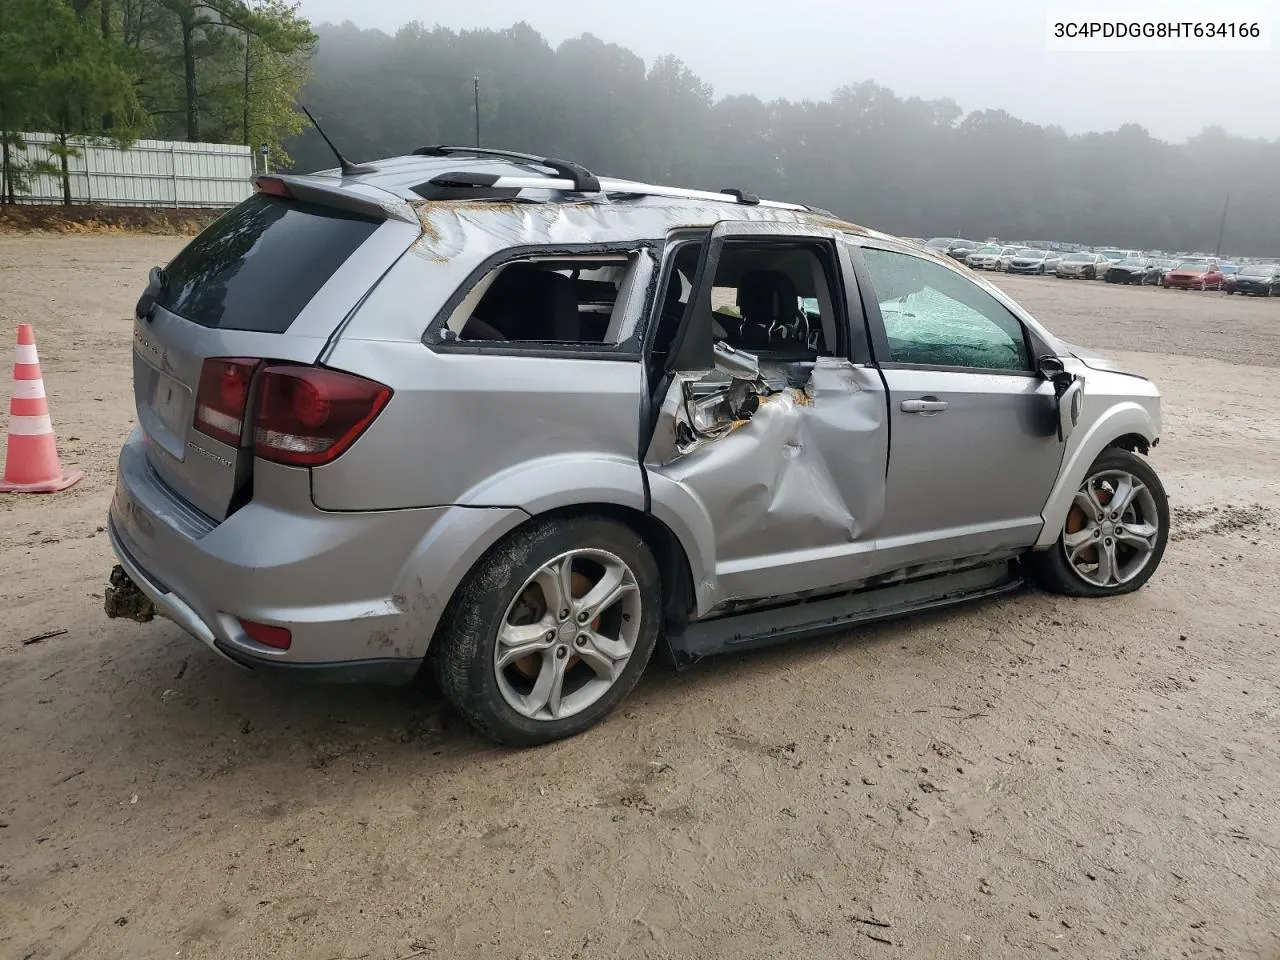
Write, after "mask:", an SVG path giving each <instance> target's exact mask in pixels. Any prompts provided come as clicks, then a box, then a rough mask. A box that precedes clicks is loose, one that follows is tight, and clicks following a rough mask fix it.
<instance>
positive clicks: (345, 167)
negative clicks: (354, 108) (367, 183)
mask: <svg viewBox="0 0 1280 960" xmlns="http://www.w3.org/2000/svg"><path fill="white" fill-rule="evenodd" d="M298 106H299V107H302V112H303V113H305V114H306V115H307V119H308V120H310V121H311V125H312V126H313V127H315V128H316V133H318V134H320V136H321V137H323V138H324V142H325V143H327V144H328V145H329V149H330V150H332V151H333V155H334V156H335V157H337V158H338V166H340V167H341V168H342V175H343V176H344V177H354V176H358V175H359V174H362V173H377V172H378V168H377V167H370V166H366V165H365V164H362V163H352V162H351V161H350V160H348V159H347V158H346V157H344V156H343V155H342V153H341V151H339V150H338V148H337V147H335V146H334V145H333V141H332V140H330V139H329V137H328V135H327V134H326V133H325V132H324V128H323V127H321V126H320V124H319V123H317V122H316V118H315V117H313V116H312V115H311V111H310V110H308V109H307V108H306V107H303V106H302V104H298Z"/></svg>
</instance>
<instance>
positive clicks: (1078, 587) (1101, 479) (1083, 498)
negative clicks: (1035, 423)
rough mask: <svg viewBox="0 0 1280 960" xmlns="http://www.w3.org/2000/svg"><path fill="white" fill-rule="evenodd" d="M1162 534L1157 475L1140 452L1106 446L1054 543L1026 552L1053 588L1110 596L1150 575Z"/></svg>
mask: <svg viewBox="0 0 1280 960" xmlns="http://www.w3.org/2000/svg"><path fill="white" fill-rule="evenodd" d="M1168 540H1169V499H1168V497H1167V496H1166V494H1165V491H1164V485H1163V484H1162V483H1161V482H1160V477H1159V476H1157V474H1156V472H1155V470H1154V469H1152V467H1151V464H1150V463H1148V462H1147V461H1146V459H1144V458H1143V457H1140V456H1139V455H1138V454H1136V453H1130V452H1129V451H1128V450H1120V449H1118V448H1115V447H1112V448H1108V449H1107V450H1104V451H1103V452H1102V454H1101V455H1100V456H1099V457H1098V459H1097V460H1095V461H1094V462H1093V466H1091V467H1090V468H1089V475H1088V477H1086V479H1085V481H1084V483H1083V484H1081V486H1080V489H1079V491H1077V493H1076V495H1075V500H1074V502H1073V503H1072V505H1071V509H1070V511H1068V513H1067V520H1066V523H1065V524H1063V530H1062V534H1061V536H1059V537H1058V541H1057V543H1055V544H1054V545H1053V546H1052V547H1050V548H1049V549H1048V550H1043V551H1038V552H1035V553H1031V554H1028V556H1027V563H1028V566H1029V567H1030V570H1031V573H1032V576H1033V577H1034V578H1035V580H1036V582H1037V583H1039V585H1040V586H1041V587H1042V588H1043V589H1045V590H1048V591H1050V592H1052V593H1061V594H1066V595H1067V596H1072V597H1113V596H1119V595H1121V594H1125V593H1132V592H1133V591H1135V590H1137V589H1138V588H1139V587H1141V586H1142V585H1143V584H1145V583H1146V582H1147V581H1148V580H1150V579H1151V575H1152V574H1153V573H1155V571H1156V567H1158V566H1159V565H1160V559H1161V557H1163V556H1164V549H1165V545H1166V544H1167V543H1168Z"/></svg>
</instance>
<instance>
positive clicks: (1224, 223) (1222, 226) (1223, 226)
mask: <svg viewBox="0 0 1280 960" xmlns="http://www.w3.org/2000/svg"><path fill="white" fill-rule="evenodd" d="M1230 205H1231V191H1230V190H1228V191H1227V199H1226V200H1225V201H1224V202H1223V204H1222V222H1221V223H1220V224H1218V249H1217V250H1215V251H1214V256H1217V257H1220V256H1222V235H1223V234H1224V233H1226V231H1227V207H1229V206H1230Z"/></svg>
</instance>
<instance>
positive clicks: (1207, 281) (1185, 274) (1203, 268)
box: [1161, 260, 1226, 290]
mask: <svg viewBox="0 0 1280 960" xmlns="http://www.w3.org/2000/svg"><path fill="white" fill-rule="evenodd" d="M1224 280H1226V277H1224V276H1223V275H1222V271H1220V270H1219V269H1218V267H1217V264H1212V263H1204V262H1201V261H1199V260H1184V261H1183V262H1182V263H1179V264H1178V265H1177V266H1176V267H1175V268H1174V269H1172V270H1170V271H1169V272H1168V273H1166V274H1165V275H1164V280H1163V281H1161V282H1162V283H1163V285H1164V288H1165V289H1166V290H1168V289H1169V288H1171V287H1174V288H1177V289H1179V290H1221V289H1222V284H1223V281H1224Z"/></svg>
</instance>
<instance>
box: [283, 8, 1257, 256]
mask: <svg viewBox="0 0 1280 960" xmlns="http://www.w3.org/2000/svg"><path fill="white" fill-rule="evenodd" d="M316 33H317V35H318V37H319V39H318V42H317V44H316V51H315V56H314V59H313V61H312V64H311V66H312V79H311V81H310V82H309V83H308V84H307V86H306V88H305V89H304V93H303V102H305V103H306V104H307V106H308V107H310V108H311V110H312V111H313V112H315V113H316V114H317V116H318V117H319V118H320V121H321V123H322V124H324V126H325V129H326V130H327V131H328V133H329V135H330V136H331V137H333V138H334V139H335V141H336V142H337V143H338V144H339V145H340V147H341V149H342V150H343V152H344V153H346V154H347V155H348V156H349V157H351V158H352V159H359V160H368V159H373V158H377V157H382V156H388V155H393V154H398V153H403V152H405V151H408V150H411V149H413V148H414V147H417V146H422V145H424V144H430V143H452V144H471V143H473V142H474V136H475V128H474V108H473V89H472V77H473V76H479V77H480V133H481V137H482V142H483V143H484V144H485V145H487V146H501V147H506V148H508V149H515V150H525V151H528V152H532V153H541V154H544V155H552V156H562V157H565V158H568V159H572V160H575V161H577V162H579V163H582V164H584V165H586V166H587V167H589V168H590V169H592V170H593V171H596V172H598V173H605V174H609V175H612V176H621V177H631V178H639V179H645V180H657V181H661V182H667V183H672V184H678V185H682V186H693V187H703V188H711V189H720V188H722V187H727V186H736V187H741V188H743V189H746V190H750V191H752V192H755V193H758V194H760V195H762V196H767V197H772V198H778V199H789V200H796V201H800V202H804V203H811V204H816V205H819V206H822V207H826V208H827V209H830V210H832V211H835V212H836V213H839V214H840V215H842V216H844V217H847V218H849V219H852V220H854V221H856V222H859V223H863V224H866V225H868V226H874V227H876V228H878V229H883V230H887V231H892V232H894V233H899V234H904V235H909V236H926V237H927V236H933V235H957V236H970V237H975V238H977V239H982V238H984V237H986V236H1000V237H1003V238H1008V239H1023V240H1032V239H1052V240H1062V241H1068V242H1079V243H1090V242H1093V243H1107V244H1120V245H1125V246H1138V247H1154V248H1161V249H1166V250H1192V249H1201V250H1204V249H1209V250H1211V249H1213V247H1214V246H1215V245H1216V243H1217V239H1218V229H1219V223H1220V220H1221V217H1222V210H1223V203H1224V201H1225V199H1226V197H1227V194H1228V192H1230V194H1231V206H1230V210H1229V214H1228V220H1227V229H1226V238H1225V241H1224V244H1223V248H1224V252H1229V251H1235V252H1237V253H1246V254H1247V253H1256V254H1264V253H1272V254H1280V140H1272V141H1264V140H1246V139H1242V138H1238V137H1232V136H1230V135H1228V134H1227V133H1226V132H1224V131H1223V130H1221V129H1219V128H1216V127H1210V128H1208V129H1206V130H1204V131H1203V132H1202V133H1201V134H1199V135H1198V136H1196V137H1194V138H1193V139H1191V140H1190V141H1189V142H1187V143H1185V144H1171V143H1166V142H1163V141H1161V140H1157V139H1155V138H1153V137H1151V136H1150V135H1149V134H1148V133H1147V132H1146V130H1144V128H1143V127H1142V115H1141V104H1137V103H1135V104H1134V117H1133V123H1131V124H1127V125H1125V126H1123V127H1121V128H1120V129H1119V130H1113V131H1108V132H1105V133H1090V134H1085V135H1081V136H1070V135H1068V134H1067V133H1066V132H1065V131H1063V130H1062V129H1061V128H1058V127H1053V126H1050V127H1041V126H1037V125H1035V124H1031V123H1025V122H1023V121H1021V120H1018V119H1017V118H1015V117H1012V116H1009V115H1008V114H1007V113H1005V112H1003V111H1000V110H984V111H978V112H974V113H969V114H966V113H964V112H963V111H962V110H961V109H960V107H958V106H957V105H956V104H955V103H953V102H951V101H949V100H932V101H925V100H920V99H916V98H911V99H903V98H900V97H898V96H896V95H895V94H894V93H893V91H892V90H888V89H885V88H884V87H881V86H878V85H876V84H875V83H873V82H871V81H866V80H857V81H855V82H851V83H850V84H849V85H848V86H845V87H841V88H840V89H838V90H835V91H833V93H832V94H831V96H830V98H829V99H827V100H823V101H803V102H796V101H788V100H775V101H771V102H766V101H762V100H760V99H757V98H756V97H752V96H736V95H733V94H727V95H717V92H716V91H713V90H712V89H711V87H710V86H708V85H707V84H706V83H704V82H703V81H702V80H700V79H699V78H698V77H697V76H696V75H694V74H693V73H692V72H691V71H690V70H689V69H687V68H686V67H685V66H684V65H683V64H682V63H681V62H680V61H678V60H676V59H674V58H670V57H665V58H659V59H658V60H656V61H655V62H654V63H652V64H650V65H648V66H646V64H645V62H644V61H643V60H642V59H641V58H640V57H638V56H636V55H635V54H633V53H631V52H630V51H629V50H627V49H626V48H624V47H621V46H618V45H616V44H612V43H605V42H603V41H601V40H599V39H597V38H595V37H593V36H591V35H590V34H584V35H583V36H581V37H578V38H576V39H572V40H566V41H565V42H563V43H561V44H560V45H559V46H558V47H552V46H551V45H550V44H549V43H548V42H547V41H546V40H545V39H544V38H543V37H542V36H541V35H540V34H539V33H538V32H537V31H536V30H534V29H533V28H532V27H530V26H529V25H527V24H524V23H521V24H516V25H515V26H512V27H511V28H509V29H506V30H501V31H492V30H474V31H462V32H454V31H451V30H445V29H432V28H428V27H425V26H423V25H421V24H417V23H413V24H409V25H407V26H405V27H403V28H402V29H401V30H399V31H398V32H397V33H396V34H395V35H394V36H391V35H388V34H386V33H383V32H382V31H378V30H362V29H359V28H357V27H356V26H354V25H352V24H350V23H346V24H342V25H332V24H322V25H320V26H319V27H317V28H316ZM724 46H725V55H726V56H731V55H732V53H731V50H732V44H731V43H725V44H724ZM804 68H805V66H804V58H803V56H802V55H798V56H797V58H796V62H795V69H796V70H803V69H804ZM851 72H856V67H855V68H851ZM853 79H854V78H852V77H851V80H853ZM1169 95H1170V96H1177V91H1176V90H1171V91H1170V92H1169ZM1080 109H1081V110H1085V109H1087V104H1085V103H1081V105H1080ZM286 146H287V148H288V150H289V152H290V153H291V154H293V156H294V157H295V159H296V166H295V169H298V170H310V169H318V168H322V167H327V166H331V165H332V157H331V156H330V155H329V153H328V151H327V150H326V149H325V147H324V144H323V143H322V142H321V141H320V139H319V137H317V136H316V135H315V134H314V132H312V131H308V132H306V133H304V134H303V135H302V136H300V137H299V138H297V139H294V140H292V141H289V142H288V143H287V144H286Z"/></svg>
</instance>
